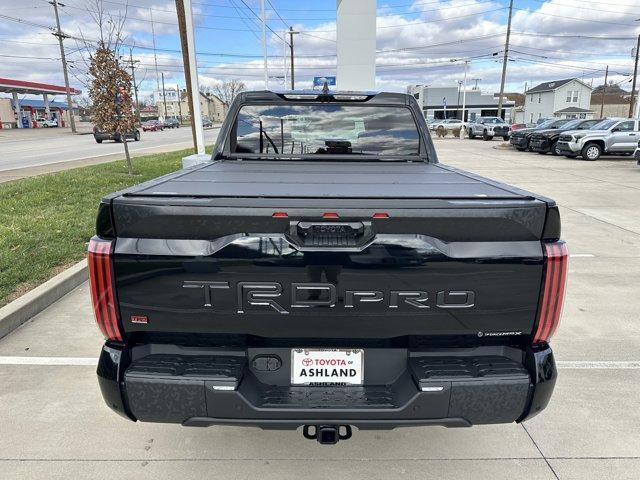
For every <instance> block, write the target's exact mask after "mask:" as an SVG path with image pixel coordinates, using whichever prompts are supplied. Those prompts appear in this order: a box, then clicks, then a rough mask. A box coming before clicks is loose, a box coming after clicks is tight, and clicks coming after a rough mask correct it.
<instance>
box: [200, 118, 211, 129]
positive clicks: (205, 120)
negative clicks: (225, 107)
mask: <svg viewBox="0 0 640 480" xmlns="http://www.w3.org/2000/svg"><path fill="white" fill-rule="evenodd" d="M202 126H203V127H213V122H211V120H210V119H209V117H202Z"/></svg>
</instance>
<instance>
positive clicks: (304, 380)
mask: <svg viewBox="0 0 640 480" xmlns="http://www.w3.org/2000/svg"><path fill="white" fill-rule="evenodd" d="M303 360H306V362H308V365H305V364H303ZM303 370H304V371H305V374H304V375H303V374H302V372H303ZM311 370H313V373H312V374H311ZM318 373H321V376H318ZM336 373H337V376H336ZM290 379H291V385H292V386H321V387H322V386H349V387H357V386H362V385H363V384H364V349H362V348H292V349H291V376H290Z"/></svg>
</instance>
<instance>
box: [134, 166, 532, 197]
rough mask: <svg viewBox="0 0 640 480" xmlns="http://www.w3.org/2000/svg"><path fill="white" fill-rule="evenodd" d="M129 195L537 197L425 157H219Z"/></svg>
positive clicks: (139, 186)
mask: <svg viewBox="0 0 640 480" xmlns="http://www.w3.org/2000/svg"><path fill="white" fill-rule="evenodd" d="M124 194H125V195H126V196H145V197H166V196H171V197H227V198H228V197H246V198H392V199H398V198H406V199H410V198H414V199H433V198H438V199H463V198H488V199H533V198H534V196H533V195H532V194H530V193H528V192H523V191H521V190H518V189H516V188H513V187H510V186H507V185H504V184H500V183H498V182H493V181H491V180H488V179H485V178H482V177H479V176H476V175H473V174H470V173H467V172H464V171H461V170H458V169H455V168H452V167H448V166H445V165H441V164H430V163H423V162H414V163H399V162H387V163H383V162H379V161H378V162H326V161H268V162H265V161H260V160H258V161H215V162H213V163H211V164H206V165H204V166H201V167H198V168H195V169H189V170H186V171H181V172H178V173H177V174H172V175H169V176H166V177H162V178H161V179H159V180H158V181H151V182H147V183H145V184H142V185H138V186H137V187H133V188H131V189H129V190H127V191H126V192H124Z"/></svg>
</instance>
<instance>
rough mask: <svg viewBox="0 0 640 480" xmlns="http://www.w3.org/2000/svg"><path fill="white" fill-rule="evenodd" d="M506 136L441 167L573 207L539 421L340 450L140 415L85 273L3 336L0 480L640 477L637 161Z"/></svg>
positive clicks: (443, 154) (567, 218)
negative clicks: (551, 389) (109, 400)
mask: <svg viewBox="0 0 640 480" xmlns="http://www.w3.org/2000/svg"><path fill="white" fill-rule="evenodd" d="M500 145H502V141H498V140H496V141H493V142H483V141H480V140H478V141H471V140H458V139H444V140H437V141H436V148H437V151H438V153H439V156H440V160H441V161H442V162H443V163H447V164H450V165H454V166H456V167H460V168H463V169H466V170H470V171H473V172H475V173H478V174H480V175H484V176H487V177H490V178H494V179H497V180H501V181H505V182H508V183H511V184H513V185H516V186H519V187H521V188H525V189H528V190H532V191H534V192H537V193H540V194H544V195H547V196H549V197H551V198H554V199H555V200H556V201H557V202H558V203H559V205H560V207H561V214H562V220H563V237H564V239H565V240H566V241H567V243H568V245H569V249H570V252H571V255H572V256H571V259H570V264H569V280H568V287H567V300H566V305H565V309H564V317H563V320H562V323H561V327H560V329H559V331H558V333H557V334H556V337H555V338H554V340H553V342H552V343H553V347H554V350H555V353H556V360H557V361H558V365H559V378H558V383H557V385H556V389H555V393H554V396H553V398H552V400H551V404H550V405H549V407H548V408H547V409H546V410H545V411H544V412H543V413H542V414H540V415H539V416H538V417H536V418H534V419H532V420H530V421H528V422H526V423H524V424H522V425H517V424H511V425H494V426H478V427H473V428H470V429H445V428H442V427H411V428H400V429H396V430H393V431H381V432H369V431H355V432H354V437H353V438H352V439H351V440H349V441H347V442H340V443H339V444H338V445H336V446H330V447H329V446H321V445H319V444H317V443H316V442H312V441H307V440H304V439H303V438H302V435H301V434H300V432H289V431H284V432H281V431H261V430H259V429H256V428H240V427H210V428H203V429H198V428H186V427H180V426H175V425H157V424H149V423H131V422H128V421H126V420H123V419H122V418H120V417H118V416H117V415H116V414H114V413H113V412H111V411H110V410H109V409H108V407H107V406H106V405H105V404H104V402H103V400H102V397H101V395H100V391H99V389H98V384H97V381H96V377H95V362H96V361H97V359H96V356H97V354H98V352H99V349H100V345H101V343H102V339H101V337H100V335H99V333H98V329H97V327H95V325H94V321H93V317H92V314H91V309H90V301H89V295H88V290H87V288H88V287H87V285H86V284H84V285H82V286H80V287H78V288H77V289H76V290H74V291H73V292H71V293H70V294H68V295H67V296H66V297H64V298H63V299H61V300H60V301H59V302H57V303H56V304H54V305H52V306H51V307H49V308H48V309H47V310H45V311H44V312H42V313H41V314H40V315H38V316H37V317H35V318H33V319H32V320H31V321H29V322H28V323H27V324H25V325H24V326H22V327H21V328H19V329H18V330H16V331H15V332H13V333H12V334H10V335H8V336H7V337H5V338H3V339H0V385H2V388H1V389H0V425H1V432H2V433H0V478H2V479H4V478H6V479H15V478H38V479H39V478H47V479H49V478H55V479H69V478H91V479H102V478H105V479H106V478H109V479H112V478H114V477H119V478H136V479H146V478H149V479H151V478H153V479H161V478H172V479H175V478H225V479H226V478H263V479H271V478H273V479H276V478H277V479H300V478H304V479H316V478H317V479H320V478H322V479H326V478H346V479H355V478H363V479H365V478H366V479H390V478H421V479H422V478H438V479H445V478H451V479H513V478H528V479H536V480H537V479H554V478H559V479H567V480H569V479H592V478H593V479H616V480H623V479H638V478H640V409H639V408H638V406H639V405H640V318H639V317H640V295H638V294H637V285H638V284H639V283H640V210H639V209H638V205H639V204H640V168H637V167H636V166H635V163H634V162H633V161H631V160H630V158H629V157H626V158H619V159H612V158H608V157H605V158H603V159H601V160H599V161H598V162H585V161H581V160H569V159H565V158H564V157H560V158H558V157H553V156H550V155H549V156H541V155H538V154H531V153H520V152H515V151H513V150H510V149H504V148H500ZM51 357H61V358H57V359H56V358H53V359H52V358H51ZM56 363H69V364H68V365H60V364H56Z"/></svg>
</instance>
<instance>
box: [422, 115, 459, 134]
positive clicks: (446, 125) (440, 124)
mask: <svg viewBox="0 0 640 480" xmlns="http://www.w3.org/2000/svg"><path fill="white" fill-rule="evenodd" d="M463 125H464V122H463V121H462V120H460V119H459V118H447V119H444V120H436V121H434V122H433V123H432V124H430V125H429V129H430V130H438V129H439V128H443V129H445V130H447V131H448V130H453V129H454V128H462V126H463Z"/></svg>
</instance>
